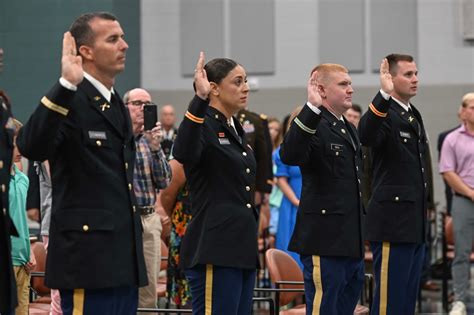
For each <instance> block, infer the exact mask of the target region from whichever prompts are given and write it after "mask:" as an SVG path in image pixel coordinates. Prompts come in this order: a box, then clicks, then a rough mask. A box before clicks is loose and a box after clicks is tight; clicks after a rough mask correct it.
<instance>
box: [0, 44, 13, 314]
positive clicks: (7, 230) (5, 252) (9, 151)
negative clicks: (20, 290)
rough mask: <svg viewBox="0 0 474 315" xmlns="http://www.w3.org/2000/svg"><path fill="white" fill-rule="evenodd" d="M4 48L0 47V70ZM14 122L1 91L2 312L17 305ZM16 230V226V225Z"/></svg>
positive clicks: (0, 230) (7, 311)
mask: <svg viewBox="0 0 474 315" xmlns="http://www.w3.org/2000/svg"><path fill="white" fill-rule="evenodd" d="M2 68H3V49H2V48H0V71H1V70H2ZM13 134H14V124H13V118H12V117H11V112H10V107H9V104H8V99H7V98H6V95H5V94H4V93H3V91H0V187H1V190H0V209H1V211H2V212H1V213H0V270H1V272H2V275H1V277H0V313H3V312H4V313H5V314H8V313H9V312H10V311H11V310H12V309H14V308H15V306H16V305H17V300H16V298H17V296H16V287H15V277H14V275H13V269H12V258H11V243H10V235H11V232H12V229H11V227H12V222H11V220H10V214H9V212H8V187H9V182H10V167H11V162H12V156H13ZM13 229H14V226H13Z"/></svg>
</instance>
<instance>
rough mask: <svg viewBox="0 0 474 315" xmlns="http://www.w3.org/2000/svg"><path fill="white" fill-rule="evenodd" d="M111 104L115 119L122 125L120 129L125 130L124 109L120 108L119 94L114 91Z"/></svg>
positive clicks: (118, 124)
mask: <svg viewBox="0 0 474 315" xmlns="http://www.w3.org/2000/svg"><path fill="white" fill-rule="evenodd" d="M110 104H111V110H112V112H113V116H114V119H115V121H116V122H117V126H120V127H119V130H125V119H124V116H123V111H122V109H121V108H120V106H121V105H120V102H119V101H118V99H117V96H116V95H115V94H114V93H112V94H111V95H110Z"/></svg>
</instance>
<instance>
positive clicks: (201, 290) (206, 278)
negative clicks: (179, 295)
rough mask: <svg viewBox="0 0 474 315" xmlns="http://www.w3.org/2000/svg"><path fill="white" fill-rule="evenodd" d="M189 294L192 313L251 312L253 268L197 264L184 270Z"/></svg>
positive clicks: (236, 314)
mask: <svg viewBox="0 0 474 315" xmlns="http://www.w3.org/2000/svg"><path fill="white" fill-rule="evenodd" d="M185 274H186V278H187V279H188V281H189V284H190V286H191V295H192V297H193V302H192V304H193V315H211V314H212V315H249V314H252V298H253V288H254V286H255V275H256V271H255V270H254V269H239V268H230V267H220V266H214V265H197V266H195V267H193V268H191V269H186V270H185Z"/></svg>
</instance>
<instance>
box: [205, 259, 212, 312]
mask: <svg viewBox="0 0 474 315" xmlns="http://www.w3.org/2000/svg"><path fill="white" fill-rule="evenodd" d="M204 303H205V304H204V305H205V315H212V265H206V295H205V302H204Z"/></svg>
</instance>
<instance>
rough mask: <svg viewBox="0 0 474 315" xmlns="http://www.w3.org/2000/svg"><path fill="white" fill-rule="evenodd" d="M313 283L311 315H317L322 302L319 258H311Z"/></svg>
mask: <svg viewBox="0 0 474 315" xmlns="http://www.w3.org/2000/svg"><path fill="white" fill-rule="evenodd" d="M313 282H314V287H315V290H316V292H315V294H314V300H313V313H312V315H319V310H320V308H321V301H322V300H323V282H322V279H321V262H320V257H319V256H313Z"/></svg>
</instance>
